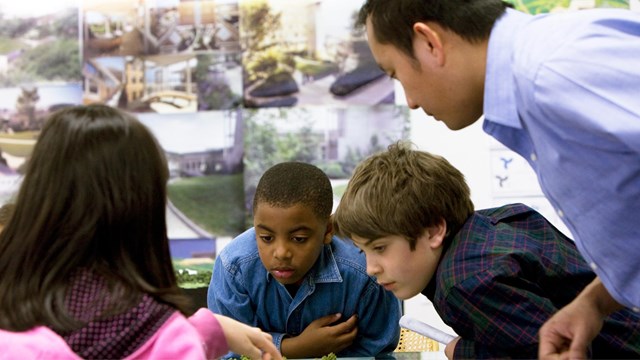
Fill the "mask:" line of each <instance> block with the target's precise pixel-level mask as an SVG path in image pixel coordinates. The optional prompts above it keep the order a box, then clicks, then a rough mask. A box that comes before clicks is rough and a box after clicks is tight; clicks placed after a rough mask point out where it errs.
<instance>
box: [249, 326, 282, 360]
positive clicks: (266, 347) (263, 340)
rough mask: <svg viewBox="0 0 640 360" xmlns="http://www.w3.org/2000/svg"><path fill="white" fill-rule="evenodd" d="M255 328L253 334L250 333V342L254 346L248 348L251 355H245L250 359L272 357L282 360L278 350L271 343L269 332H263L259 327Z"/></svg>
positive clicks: (275, 359) (271, 338)
mask: <svg viewBox="0 0 640 360" xmlns="http://www.w3.org/2000/svg"><path fill="white" fill-rule="evenodd" d="M254 329H255V335H254V334H252V335H250V339H249V340H251V342H252V343H253V345H254V346H252V348H251V349H250V352H251V355H248V354H247V355H246V356H248V357H250V358H252V359H274V360H282V355H281V354H280V351H278V349H277V348H276V346H275V345H274V344H273V337H272V336H271V334H268V333H265V332H263V331H262V330H260V329H259V328H254Z"/></svg>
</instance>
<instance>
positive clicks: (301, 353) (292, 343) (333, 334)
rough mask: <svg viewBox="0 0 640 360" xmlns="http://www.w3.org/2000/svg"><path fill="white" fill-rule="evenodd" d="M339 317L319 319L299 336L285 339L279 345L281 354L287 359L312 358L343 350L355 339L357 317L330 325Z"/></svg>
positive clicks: (330, 316) (334, 315)
mask: <svg viewBox="0 0 640 360" xmlns="http://www.w3.org/2000/svg"><path fill="white" fill-rule="evenodd" d="M341 316H342V315H341V314H333V315H328V316H324V317H321V318H319V319H316V320H314V321H313V322H312V323H311V324H309V326H307V328H306V329H304V331H303V332H302V333H301V334H300V335H298V336H296V337H289V338H285V339H284V340H282V344H281V345H280V349H281V350H282V354H283V355H284V356H286V357H288V358H312V357H322V356H324V355H327V354H329V353H338V352H339V351H341V350H343V349H345V348H346V347H348V346H349V345H351V344H352V343H353V340H354V339H355V338H356V335H357V333H358V327H357V326H356V325H357V320H358V317H357V315H353V316H351V317H350V318H349V319H348V320H347V321H345V322H343V323H340V324H337V325H331V324H333V323H335V322H336V321H338V320H339V319H340V317H341Z"/></svg>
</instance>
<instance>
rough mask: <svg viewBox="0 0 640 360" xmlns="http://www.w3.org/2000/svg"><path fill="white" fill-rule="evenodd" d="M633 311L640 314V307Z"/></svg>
mask: <svg viewBox="0 0 640 360" xmlns="http://www.w3.org/2000/svg"><path fill="white" fill-rule="evenodd" d="M632 310H633V311H634V312H637V313H640V307H637V306H634V307H633V309H632Z"/></svg>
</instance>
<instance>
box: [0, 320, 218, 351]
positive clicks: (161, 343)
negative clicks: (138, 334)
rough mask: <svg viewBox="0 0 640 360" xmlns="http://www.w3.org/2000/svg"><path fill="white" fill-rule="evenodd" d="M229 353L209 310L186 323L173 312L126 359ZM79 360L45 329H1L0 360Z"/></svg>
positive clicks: (61, 340)
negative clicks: (14, 330) (21, 330)
mask: <svg viewBox="0 0 640 360" xmlns="http://www.w3.org/2000/svg"><path fill="white" fill-rule="evenodd" d="M228 351H229V348H228V345H227V340H226V339H225V337H224V333H223V331H222V327H221V326H220V323H219V322H218V320H216V318H215V317H214V316H213V313H211V311H210V310H208V309H204V308H203V309H200V310H198V311H197V312H196V313H195V314H193V315H192V316H191V317H189V318H188V319H187V318H185V317H184V316H183V315H182V314H180V313H178V312H176V313H174V314H173V315H171V317H170V318H169V319H167V321H166V322H165V323H164V324H163V325H162V327H160V329H158V331H157V332H156V333H155V334H154V335H153V337H151V339H149V341H147V342H146V343H145V344H143V345H142V346H141V347H140V348H139V349H138V350H136V352H134V353H133V354H131V356H129V357H127V359H189V360H191V359H214V358H217V357H220V356H222V355H224V354H226V353H227V352H228ZM5 359H7V360H8V359H12V360H13V359H21V360H22V359H56V360H63V359H64V360H67V359H69V360H71V359H73V360H80V359H81V358H80V357H79V356H78V355H76V353H74V352H73V350H71V348H69V346H68V345H67V343H66V342H65V341H64V339H63V338H62V337H60V336H59V335H58V334H56V333H55V332H53V331H52V330H51V329H49V328H48V327H45V326H38V327H36V328H33V329H31V330H28V331H24V332H19V333H17V332H10V331H5V330H2V329H0V360H5Z"/></svg>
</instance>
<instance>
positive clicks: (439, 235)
mask: <svg viewBox="0 0 640 360" xmlns="http://www.w3.org/2000/svg"><path fill="white" fill-rule="evenodd" d="M427 233H428V234H429V241H428V242H429V246H430V247H431V248H432V249H436V248H438V247H440V246H442V242H443V241H444V238H445V237H446V236H447V222H446V221H445V220H444V219H442V218H440V221H438V223H437V224H435V225H433V226H430V227H428V228H427Z"/></svg>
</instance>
